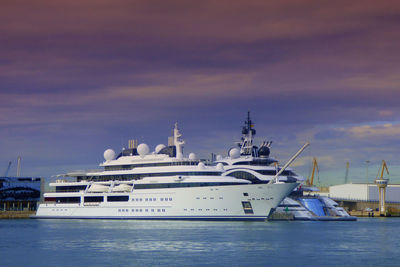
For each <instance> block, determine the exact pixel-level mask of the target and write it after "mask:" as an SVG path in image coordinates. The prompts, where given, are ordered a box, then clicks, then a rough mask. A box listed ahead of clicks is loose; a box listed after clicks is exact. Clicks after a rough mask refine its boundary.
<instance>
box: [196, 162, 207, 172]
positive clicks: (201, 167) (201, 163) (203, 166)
mask: <svg viewBox="0 0 400 267" xmlns="http://www.w3.org/2000/svg"><path fill="white" fill-rule="evenodd" d="M197 166H198V167H199V169H201V170H204V169H205V168H206V165H204V163H203V162H199V164H198V165H197Z"/></svg>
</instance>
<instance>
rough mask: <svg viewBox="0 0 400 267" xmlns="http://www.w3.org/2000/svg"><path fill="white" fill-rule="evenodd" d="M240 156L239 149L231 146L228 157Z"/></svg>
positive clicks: (235, 157)
mask: <svg viewBox="0 0 400 267" xmlns="http://www.w3.org/2000/svg"><path fill="white" fill-rule="evenodd" d="M239 156H240V151H239V149H237V148H231V149H230V150H229V157H231V159H237V158H238V157H239Z"/></svg>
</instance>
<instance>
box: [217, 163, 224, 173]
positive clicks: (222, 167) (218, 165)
mask: <svg viewBox="0 0 400 267" xmlns="http://www.w3.org/2000/svg"><path fill="white" fill-rule="evenodd" d="M217 170H219V171H223V170H224V165H223V164H222V163H218V164H217Z"/></svg>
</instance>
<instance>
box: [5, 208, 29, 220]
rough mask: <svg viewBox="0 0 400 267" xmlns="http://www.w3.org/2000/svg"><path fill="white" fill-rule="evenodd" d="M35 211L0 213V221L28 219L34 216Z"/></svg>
mask: <svg viewBox="0 0 400 267" xmlns="http://www.w3.org/2000/svg"><path fill="white" fill-rule="evenodd" d="M35 213H36V211H33V210H26V211H0V219H28V218H29V217H30V216H32V215H34V214H35Z"/></svg>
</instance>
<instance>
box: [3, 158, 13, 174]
mask: <svg viewBox="0 0 400 267" xmlns="http://www.w3.org/2000/svg"><path fill="white" fill-rule="evenodd" d="M10 167H11V161H10V162H9V163H8V166H7V169H6V171H5V172H4V177H7V175H8V172H9V171H10Z"/></svg>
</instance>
